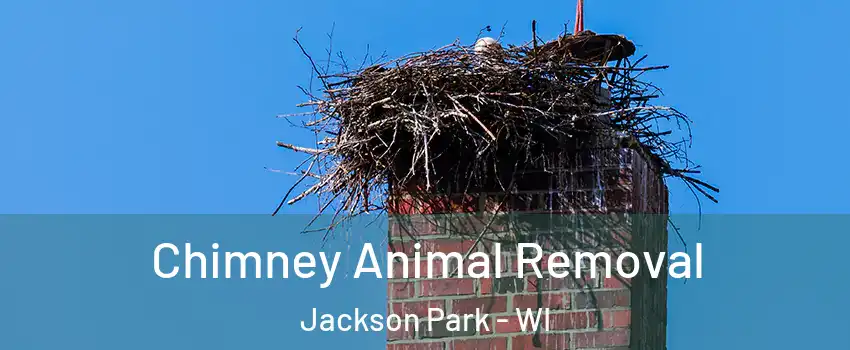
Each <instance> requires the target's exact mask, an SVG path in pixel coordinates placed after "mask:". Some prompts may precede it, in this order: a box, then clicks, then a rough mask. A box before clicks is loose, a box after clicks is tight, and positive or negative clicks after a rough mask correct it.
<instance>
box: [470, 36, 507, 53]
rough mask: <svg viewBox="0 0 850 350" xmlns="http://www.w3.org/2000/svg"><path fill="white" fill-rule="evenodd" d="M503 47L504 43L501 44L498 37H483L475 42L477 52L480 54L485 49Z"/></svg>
mask: <svg viewBox="0 0 850 350" xmlns="http://www.w3.org/2000/svg"><path fill="white" fill-rule="evenodd" d="M501 49H502V45H500V44H499V42H498V41H496V39H493V38H491V37H483V38H481V39H478V41H476V42H475V53H476V54H479V55H480V54H482V53H484V52H485V51H489V50H501Z"/></svg>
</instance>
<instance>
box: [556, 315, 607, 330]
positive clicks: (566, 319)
mask: <svg viewBox="0 0 850 350" xmlns="http://www.w3.org/2000/svg"><path fill="white" fill-rule="evenodd" d="M589 321H590V317H589V316H588V313H587V312H568V313H561V314H551V313H550V314H549V329H550V330H567V329H585V328H589V327H590V326H591V323H590V322H589ZM593 323H594V324H595V323H596V322H595V317H594V322H593Z"/></svg>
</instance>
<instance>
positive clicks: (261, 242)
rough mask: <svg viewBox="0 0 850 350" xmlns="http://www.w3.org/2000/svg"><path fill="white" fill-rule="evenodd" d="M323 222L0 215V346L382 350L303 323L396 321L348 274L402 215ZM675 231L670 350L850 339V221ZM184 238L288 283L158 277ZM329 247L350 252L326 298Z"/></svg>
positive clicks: (174, 260)
mask: <svg viewBox="0 0 850 350" xmlns="http://www.w3.org/2000/svg"><path fill="white" fill-rule="evenodd" d="M657 219H658V218H656V220H657ZM667 219H668V218H666V217H664V218H663V220H664V222H667ZM312 220H314V218H313V217H312V216H306V215H304V216H298V215H289V216H287V215H283V216H276V217H270V216H265V215H8V216H0V349H253V348H280V349H300V348H315V349H330V348H352V349H381V348H385V346H386V337H387V336H386V333H385V332H353V331H351V332H339V331H338V332H305V331H303V330H302V329H301V325H300V323H301V321H302V320H305V319H308V318H309V317H310V316H311V312H312V309H313V308H317V309H319V310H321V311H322V312H326V313H331V314H342V313H353V310H354V309H355V308H358V309H359V310H360V311H361V312H363V313H370V314H383V313H385V312H386V310H387V281H386V280H385V279H383V278H376V277H375V276H374V275H369V274H364V275H363V276H361V277H360V278H358V279H355V278H354V277H353V274H354V272H355V267H356V265H357V263H358V258H359V257H360V254H361V252H362V250H363V248H364V246H365V245H366V244H372V245H373V246H374V250H375V252H376V253H377V255H378V257H379V259H380V263H381V264H385V263H386V262H385V258H386V251H387V245H388V242H390V241H397V240H398V239H396V238H393V237H392V236H391V235H388V231H391V227H392V226H393V224H394V223H395V222H398V221H397V220H398V218H392V219H391V220H388V219H387V217H385V216H371V217H361V218H359V219H356V220H354V221H352V222H348V223H346V224H345V225H342V226H338V227H336V229H334V230H331V231H325V230H321V228H322V227H326V226H327V225H328V224H331V223H332V222H333V218H331V217H320V218H318V220H317V221H316V222H311V221H312ZM535 220H540V219H539V217H537V218H536V219H535ZM552 220H553V219H552V217H551V216H550V217H549V218H546V219H544V222H546V223H549V224H551V223H552ZM555 220H556V221H558V220H560V221H558V222H566V221H568V219H566V217H560V218H555ZM570 220H574V217H573V219H570ZM618 220H619V219H618ZM524 221H526V222H529V221H531V220H524ZM669 221H670V222H672V223H673V224H675V226H676V227H677V228H678V231H677V230H675V229H673V228H672V227H671V226H669V225H668V226H667V231H668V236H669V237H668V242H667V243H668V244H667V250H668V251H669V252H671V253H672V252H688V253H689V254H692V255H693V253H694V248H695V247H696V244H697V243H699V244H700V245H701V247H702V278H700V279H696V278H692V279H690V280H687V281H685V280H683V279H670V280H668V282H669V284H668V304H667V305H668V320H667V324H668V327H667V339H668V341H667V343H668V348H670V349H717V348H724V349H744V348H754V347H755V348H773V349H801V348H820V347H823V348H826V347H827V346H835V345H836V344H839V343H837V342H838V341H840V339H842V338H843V336H844V334H845V332H846V330H847V329H850V321H848V318H847V317H846V315H847V312H848V311H850V302H848V301H847V300H848V299H847V296H848V295H850V282H847V281H846V280H847V277H850V274H849V273H848V272H847V268H846V264H847V263H846V253H845V251H846V249H847V247H848V246H850V235H848V234H847V233H848V231H850V215H847V216H841V215H796V216H795V215H704V216H697V215H682V216H673V217H670V218H669ZM573 222H574V221H573ZM449 224H452V225H454V223H453V222H449ZM535 225H537V224H535ZM570 225H572V224H570ZM455 226H456V225H455ZM517 227H518V226H507V227H503V229H504V232H509V231H512V230H513V231H515V230H516V228H517ZM305 228H313V229H315V231H314V232H309V233H304V232H302V231H304V230H305ZM466 232H473V233H471V234H470V238H471V239H473V240H474V239H476V238H477V236H478V235H477V234H475V233H474V232H478V231H471V230H468V229H467V230H466ZM444 233H445V232H444ZM326 234H327V239H325V235H326ZM680 236H681V239H680ZM400 240H401V241H404V242H413V241H415V239H414V238H412V237H402V238H401V239H400ZM682 240H683V241H684V242H685V243H686V244H687V248H686V247H685V245H684V244H683V243H682ZM187 243H190V244H191V247H192V250H193V251H197V252H202V253H204V254H206V256H207V257H208V258H209V257H211V253H212V252H213V251H218V252H220V254H222V259H223V254H224V252H228V251H229V252H245V253H247V252H260V253H265V252H281V253H284V254H285V255H286V256H287V257H288V259H289V264H290V265H289V266H288V277H287V278H283V277H282V275H283V271H275V277H274V278H267V276H266V275H265V274H266V272H267V271H265V270H264V271H263V272H262V278H254V277H255V272H256V271H254V270H253V269H251V268H249V269H247V271H246V275H247V278H244V279H243V278H240V277H239V276H238V275H239V274H240V273H241V271H239V270H238V269H234V270H233V271H231V272H232V274H233V276H231V278H223V277H224V275H223V274H224V271H225V267H224V266H219V272H220V273H221V274H222V275H220V276H219V278H211V275H209V276H207V277H208V278H199V276H200V275H199V274H200V268H199V267H198V266H197V265H196V266H195V268H196V269H195V270H193V271H192V274H193V276H192V278H185V275H184V273H185V271H182V270H181V271H179V272H178V273H177V274H176V276H175V277H173V278H163V277H161V276H158V275H157V272H156V269H155V264H154V260H155V259H154V256H155V254H154V253H155V251H156V248H157V247H158V246H161V245H162V244H172V245H173V246H174V247H177V248H178V249H179V250H180V251H181V253H182V252H185V248H186V244H187ZM214 244H216V245H217V247H218V248H217V249H214V248H213V245H214ZM163 249H164V250H163V251H164V252H165V253H163V254H161V258H162V259H161V261H160V265H161V266H160V267H161V269H160V270H162V271H163V272H164V273H169V272H171V271H172V267H184V266H181V265H182V264H183V260H182V259H183V258H184V256H183V255H180V256H174V254H170V249H171V248H163ZM302 252H306V253H312V255H313V256H314V257H315V258H316V261H315V265H316V266H315V268H313V269H312V270H313V271H314V272H315V275H313V276H312V277H309V278H302V277H299V276H298V275H297V274H296V272H295V270H294V259H295V257H296V256H297V255H298V254H299V253H302ZM320 252H324V253H325V254H326V256H328V257H332V256H333V254H334V253H337V252H339V253H340V258H339V261H338V266H337V268H336V271H335V273H334V274H333V280H332V282H330V283H329V284H326V285H325V287H326V288H322V284H323V283H324V282H326V281H327V280H326V273H325V271H323V267H322V261H321V260H320V258H319V257H320V254H319V253H320ZM166 253H168V254H166ZM207 263H208V264H210V265H211V264H212V262H211V260H210V261H207ZM264 263H265V262H264ZM264 266H265V265H264ZM281 266H282V265H281ZM308 270H310V269H308V268H304V271H308ZM234 276H235V277H234Z"/></svg>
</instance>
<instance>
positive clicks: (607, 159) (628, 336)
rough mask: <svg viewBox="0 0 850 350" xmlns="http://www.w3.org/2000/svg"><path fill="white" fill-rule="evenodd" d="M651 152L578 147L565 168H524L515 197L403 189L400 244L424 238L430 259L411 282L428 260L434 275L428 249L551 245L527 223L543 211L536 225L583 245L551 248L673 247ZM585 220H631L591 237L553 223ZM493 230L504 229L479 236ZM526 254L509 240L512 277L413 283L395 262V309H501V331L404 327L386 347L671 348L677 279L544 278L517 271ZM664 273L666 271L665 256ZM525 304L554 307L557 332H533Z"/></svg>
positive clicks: (395, 243) (397, 209)
mask: <svg viewBox="0 0 850 350" xmlns="http://www.w3.org/2000/svg"><path fill="white" fill-rule="evenodd" d="M642 154H643V153H642V152H640V151H639V150H636V149H632V148H619V147H612V148H609V149H604V150H602V151H599V150H595V151H594V150H579V151H575V152H573V153H572V154H571V155H570V156H569V157H567V158H570V159H565V160H564V161H563V164H561V165H560V166H552V165H551V164H550V165H548V166H540V167H539V168H538V171H526V172H524V173H523V174H521V175H519V181H517V182H516V183H515V184H514V186H513V187H512V189H511V190H510V191H507V192H505V191H502V192H492V191H480V192H475V193H471V194H470V193H468V192H467V193H466V194H464V195H456V194H453V193H452V191H450V190H446V191H442V192H441V191H431V192H432V193H429V194H433V195H432V196H430V197H425V196H422V194H421V193H418V194H417V195H411V192H405V191H399V190H395V191H394V192H393V195H392V197H391V199H390V203H391V206H390V225H389V227H390V228H389V230H390V237H391V242H390V244H389V249H390V251H395V252H408V254H409V255H410V254H412V253H413V252H414V251H415V250H414V243H415V242H419V243H420V245H421V248H420V249H419V252H420V253H421V259H422V260H420V261H416V262H413V261H411V263H410V265H409V266H408V267H409V268H410V270H409V271H411V272H410V273H409V277H410V276H413V272H412V271H413V265H417V264H418V265H420V266H422V274H423V275H424V274H425V273H426V270H425V263H424V259H425V254H426V253H427V252H443V253H450V252H457V253H460V254H461V255H465V254H467V253H468V252H470V251H482V252H487V254H489V255H490V256H491V257H494V256H495V255H496V254H495V252H494V251H493V250H492V249H493V243H494V241H496V240H494V239H493V238H494V237H497V236H498V237H501V238H499V240H501V239H503V238H504V237H510V238H512V239H514V240H515V241H536V242H541V238H540V237H541V236H543V235H540V234H534V233H527V227H525V226H523V223H527V222H528V221H529V220H530V219H528V218H535V219H533V220H531V221H535V220H538V219H540V221H541V222H545V223H547V225H550V226H548V227H546V228H545V229H544V230H543V232H548V237H562V238H563V237H566V238H567V239H560V241H563V242H565V241H569V242H574V245H572V246H569V247H567V246H561V247H559V246H556V245H551V244H550V245H549V248H550V249H555V250H557V249H563V250H564V251H567V250H571V249H577V248H580V249H581V250H583V251H600V250H608V251H613V252H615V253H616V252H622V251H634V252H638V255H640V254H641V253H642V252H645V251H648V252H650V253H652V254H656V253H658V252H661V251H666V249H667V231H666V216H665V215H666V214H667V188H666V186H665V185H664V182H663V179H662V177H661V175H660V173H659V172H658V171H657V165H656V163H655V162H654V161H652V160H651V159H647V158H646V157H644V156H643V155H642ZM423 198H430V199H423ZM583 216H587V217H590V216H593V217H596V218H613V217H617V218H618V219H617V220H619V221H623V220H625V221H624V222H627V224H625V225H620V226H617V225H611V226H610V227H605V228H602V229H599V228H597V229H596V230H587V231H584V232H577V231H581V230H576V229H575V228H571V229H567V228H565V227H562V228H560V229H559V228H558V226H556V225H554V224H553V223H554V222H555V221H557V220H559V219H562V220H570V219H567V218H573V219H572V220H575V218H578V217H583ZM494 217H495V219H494ZM606 220H607V219H606ZM485 226H489V227H488V229H489V230H490V231H492V232H494V233H486V234H484V235H481V237H482V239H480V240H479V239H478V236H479V232H481V231H482V229H483V228H484V227H485ZM526 226H527V225H526ZM499 235H501V236H499ZM612 242H615V243H617V244H616V245H612V244H610V243H612ZM541 244H543V243H541ZM515 250H516V244H512V243H503V244H502V248H501V256H502V259H501V260H502V261H501V262H500V264H501V271H502V277H501V278H493V276H491V278H486V279H473V278H447V279H440V278H435V279H427V278H419V279H417V278H403V276H402V275H401V271H402V268H403V266H401V265H400V263H396V265H395V266H394V271H395V272H394V276H389V277H390V278H389V280H388V290H387V293H388V299H389V300H388V312H389V313H394V314H399V315H404V314H416V315H418V316H420V317H421V318H422V319H423V320H426V319H427V317H428V316H429V315H428V309H429V308H440V309H442V310H444V311H445V312H446V313H447V314H474V313H475V309H476V308H477V309H480V310H481V312H482V313H486V314H489V315H490V316H489V328H490V331H489V332H486V331H484V332H477V331H476V330H475V329H474V327H472V329H471V330H467V331H449V330H448V329H446V327H445V325H444V324H442V325H441V324H435V328H434V329H433V330H431V331H428V329H427V327H426V326H425V325H421V326H420V329H419V332H415V331H412V330H411V331H405V330H404V328H402V329H401V330H399V331H388V335H387V349H388V350H465V349H493V350H499V349H513V350H519V349H594V350H603V349H607V350H611V349H651V350H657V349H665V344H666V326H667V324H666V318H667V316H666V315H667V309H666V306H667V283H666V278H664V276H666V274H663V273H662V277H661V278H658V279H651V278H649V277H648V276H646V275H644V274H643V271H645V270H646V269H645V268H643V269H641V273H640V274H638V275H637V276H635V277H634V278H632V279H630V280H621V279H620V278H618V277H616V276H614V277H612V278H604V276H597V277H592V276H589V275H588V274H587V273H583V274H582V278H579V279H573V278H563V279H557V278H551V277H547V278H544V279H540V280H538V278H537V277H536V276H534V275H533V273H529V272H531V271H532V270H530V269H529V268H525V269H524V270H525V272H526V274H525V276H517V266H516V265H517V264H516V251H515ZM550 252H551V250H550ZM568 255H571V254H568ZM411 260H412V259H411ZM491 260H492V259H491ZM544 260H545V259H544ZM491 265H495V262H493V261H491ZM437 268H438V269H439V267H437ZM663 268H664V270H662V271H666V263H665V265H664V267H663ZM437 271H440V270H437ZM615 275H616V272H615ZM465 277H468V276H465ZM516 308H520V309H523V310H525V309H526V308H529V309H533V310H538V309H542V308H549V309H550V311H549V315H548V319H549V329H548V331H539V332H531V331H526V332H523V331H522V330H521V328H520V325H519V322H518V321H517V317H516V311H515V309H516ZM497 319H507V320H508V321H501V322H497V321H496V320H497Z"/></svg>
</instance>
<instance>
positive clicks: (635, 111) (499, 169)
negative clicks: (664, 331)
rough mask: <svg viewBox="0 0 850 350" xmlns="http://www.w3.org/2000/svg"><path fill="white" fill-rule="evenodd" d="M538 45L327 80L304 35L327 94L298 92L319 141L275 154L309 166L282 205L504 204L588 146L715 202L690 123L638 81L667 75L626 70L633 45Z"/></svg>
mask: <svg viewBox="0 0 850 350" xmlns="http://www.w3.org/2000/svg"><path fill="white" fill-rule="evenodd" d="M534 37H535V40H532V41H530V42H528V43H525V44H522V45H516V46H514V45H509V46H506V47H502V45H500V44H499V43H498V42H496V40H494V39H489V38H487V39H483V38H482V39H479V41H478V42H477V45H462V44H460V43H458V42H455V43H452V44H449V45H446V46H443V47H440V48H437V49H434V50H429V51H426V52H418V53H413V54H409V55H406V56H403V57H400V58H397V59H392V60H385V61H383V62H380V63H377V64H373V65H371V66H368V67H360V68H355V69H348V67H347V65H345V64H344V63H345V62H337V64H333V65H331V64H329V65H328V66H329V67H334V66H338V67H342V68H341V69H340V70H339V71H337V72H329V71H326V70H325V69H322V68H320V67H319V66H318V65H317V64H316V63H315V61H314V60H313V58H312V57H311V56H310V55H309V54H308V53H307V51H306V50H304V48H303V46H302V45H301V43H300V42H299V41H298V38H297V37H296V38H295V42H296V43H297V44H298V46H299V48H301V50H302V53H303V54H304V55H305V56H306V57H307V58H308V59H309V61H310V62H311V64H312V66H313V69H314V70H315V73H316V75H317V76H318V78H319V80H320V81H321V84H322V85H321V88H320V89H318V90H317V91H310V90H308V89H302V90H303V91H304V93H305V94H306V96H307V98H308V101H307V102H305V103H302V104H300V105H299V106H300V107H307V108H310V109H311V111H310V112H307V113H301V114H298V115H299V116H304V115H307V116H312V117H311V118H307V120H303V121H302V126H303V127H305V128H307V129H309V130H311V131H313V132H315V133H316V134H318V135H321V136H320V137H319V138H318V141H317V142H316V144H315V145H310V146H306V145H295V144H290V143H286V142H278V146H280V147H283V148H287V149H290V150H293V151H296V152H299V153H302V154H304V155H306V159H305V160H304V162H302V163H301V164H300V165H299V166H298V169H296V171H295V174H297V175H298V176H300V178H299V180H298V181H297V182H296V183H295V185H294V186H293V187H292V188H291V189H290V190H289V192H288V193H287V194H286V195H285V198H284V199H283V201H282V202H281V205H283V204H285V203H288V204H293V203H296V202H298V201H301V200H303V199H305V198H308V197H312V196H318V197H319V198H320V199H321V202H322V203H321V204H322V206H321V212H332V213H333V214H334V215H335V217H336V218H348V217H352V216H355V215H358V214H361V213H366V212H373V211H380V210H386V209H387V208H386V207H387V199H388V198H389V195H390V194H391V193H393V192H394V191H405V192H406V193H416V192H417V191H418V192H420V193H436V192H450V193H453V194H457V193H474V192H476V191H491V192H496V191H502V192H509V191H511V189H512V188H513V187H515V186H516V185H517V181H518V180H517V179H518V178H521V176H518V175H517V174H522V173H524V172H525V171H527V170H529V169H530V168H535V169H541V168H548V169H551V168H553V165H554V164H557V163H558V161H557V160H556V159H555V158H558V157H559V155H564V154H565V153H568V152H573V151H574V147H583V146H582V145H585V146H586V145H587V144H588V143H589V142H590V141H589V140H595V141H593V142H594V144H595V145H596V147H598V146H599V145H600V144H604V145H609V146H610V147H612V148H623V147H630V148H633V149H637V150H639V151H640V152H643V155H644V156H645V157H646V158H647V159H650V160H651V161H652V162H653V163H655V165H656V169H657V171H658V172H659V173H660V174H663V175H664V176H668V177H675V178H679V179H682V180H684V181H685V183H686V184H687V185H688V187H689V188H690V189H691V190H692V191H693V192H694V193H695V194H697V193H699V194H702V195H704V196H705V197H706V198H708V199H711V200H712V201H714V200H715V199H714V197H713V195H712V194H713V193H714V192H717V189H716V188H714V187H712V186H710V185H708V184H706V183H704V182H702V181H700V180H698V179H696V178H694V177H693V176H694V174H696V173H699V171H698V170H697V169H698V167H697V166H695V165H694V164H693V163H692V162H691V161H690V160H688V157H687V153H686V148H687V147H689V142H690V129H689V119H688V117H687V116H685V115H684V114H683V113H681V112H679V111H678V110H676V109H674V108H672V107H668V106H662V105H656V104H653V101H655V100H656V99H657V98H658V97H659V96H660V95H661V94H660V91H659V89H658V88H656V87H655V86H654V85H653V84H652V83H650V82H647V81H644V80H641V77H642V76H643V74H644V73H646V72H648V71H655V70H662V69H665V68H667V67H666V66H641V65H640V63H641V62H642V61H643V58H640V59H637V60H634V61H632V60H630V58H629V57H630V56H631V55H632V54H633V53H634V51H635V47H634V45H633V44H632V43H631V42H630V41H628V40H626V39H625V38H624V37H622V36H617V35H596V34H594V33H592V32H589V31H586V32H582V33H579V34H577V35H569V34H567V35H563V36H560V37H559V38H557V39H555V40H553V41H550V42H540V41H539V40H537V36H536V34H535V35H534ZM644 57H645V56H644ZM602 92H605V93H602ZM292 116H294V115H289V116H286V117H292ZM670 126H672V127H673V128H674V129H675V128H678V129H679V130H681V132H678V131H677V132H675V133H674V131H676V130H669V129H670V128H665V127H670ZM599 140H603V141H604V142H601V143H600V142H599ZM506 174H507V175H506ZM278 209H280V206H279V207H278ZM275 212H277V211H275Z"/></svg>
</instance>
